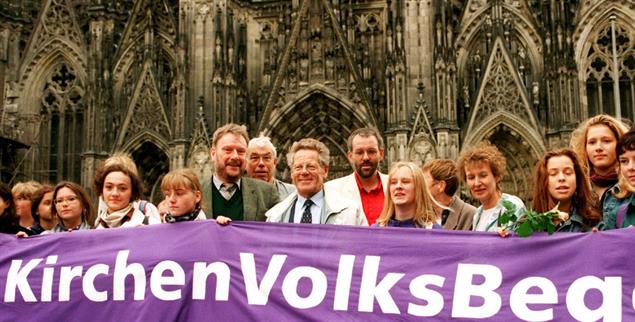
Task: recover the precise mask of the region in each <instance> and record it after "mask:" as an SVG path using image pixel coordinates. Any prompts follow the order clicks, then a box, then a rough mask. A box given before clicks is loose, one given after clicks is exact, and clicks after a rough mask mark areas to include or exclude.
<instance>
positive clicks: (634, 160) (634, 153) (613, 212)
mask: <svg viewBox="0 0 635 322" xmlns="http://www.w3.org/2000/svg"><path fill="white" fill-rule="evenodd" d="M615 150H616V154H617V159H618V161H619V182H618V184H617V185H615V187H613V188H611V190H610V191H609V193H607V194H606V197H605V199H604V204H603V212H604V227H603V229H605V230H608V229H615V228H624V227H629V226H633V225H635V127H634V128H632V129H630V130H629V131H628V132H626V134H624V135H623V136H622V137H621V138H620V140H619V142H618V143H617V147H616V149H615Z"/></svg>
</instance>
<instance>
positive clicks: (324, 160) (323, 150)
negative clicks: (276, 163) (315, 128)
mask: <svg viewBox="0 0 635 322" xmlns="http://www.w3.org/2000/svg"><path fill="white" fill-rule="evenodd" d="M299 150H313V151H317V153H318V155H319V156H320V163H321V164H322V166H324V167H327V166H328V165H329V159H330V152H329V148H328V147H326V145H325V144H324V143H322V142H320V141H318V140H316V139H311V138H306V139H302V140H300V141H295V142H293V145H292V146H291V149H289V153H287V164H288V165H289V168H291V167H292V166H293V158H294V157H295V153H296V152H298V151H299Z"/></svg>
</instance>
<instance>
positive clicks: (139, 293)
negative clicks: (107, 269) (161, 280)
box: [112, 250, 146, 301]
mask: <svg viewBox="0 0 635 322" xmlns="http://www.w3.org/2000/svg"><path fill="white" fill-rule="evenodd" d="M128 254H130V251H129V250H123V251H120V252H119V253H118V254H117V259H116V260H115V272H114V273H113V275H114V277H113V285H112V293H113V300H115V301H123V300H125V296H126V277H127V276H132V278H133V281H134V288H133V290H134V299H135V301H141V300H143V299H144V298H145V295H146V270H145V269H144V268H143V265H141V264H139V263H132V264H130V265H128V264H127V263H128Z"/></svg>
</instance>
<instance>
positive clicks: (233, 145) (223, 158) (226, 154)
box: [210, 133, 247, 182]
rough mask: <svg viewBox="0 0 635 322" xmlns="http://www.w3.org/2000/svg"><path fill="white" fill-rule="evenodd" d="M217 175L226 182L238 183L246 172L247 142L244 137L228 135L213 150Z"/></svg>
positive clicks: (219, 140)
mask: <svg viewBox="0 0 635 322" xmlns="http://www.w3.org/2000/svg"><path fill="white" fill-rule="evenodd" d="M210 153H211V156H212V160H214V165H215V167H216V175H217V176H218V177H219V178H220V179H221V180H223V181H224V182H236V181H238V179H240V177H241V176H242V175H243V171H245V154H246V153H247V141H246V140H245V138H244V137H242V136H240V135H237V134H233V133H226V134H224V135H223V136H222V137H220V138H219V139H218V141H217V142H216V146H215V147H213V148H212V150H211V152H210Z"/></svg>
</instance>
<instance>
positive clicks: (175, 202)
mask: <svg viewBox="0 0 635 322" xmlns="http://www.w3.org/2000/svg"><path fill="white" fill-rule="evenodd" d="M163 195H164V196H165V202H166V203H167V207H168V208H169V211H170V214H171V215H172V216H174V217H178V216H183V215H185V214H187V213H190V212H192V211H194V209H196V205H197V204H198V203H199V202H200V201H201V192H200V191H192V190H191V189H188V188H185V187H183V186H180V187H176V188H175V189H169V190H165V191H163Z"/></svg>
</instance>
